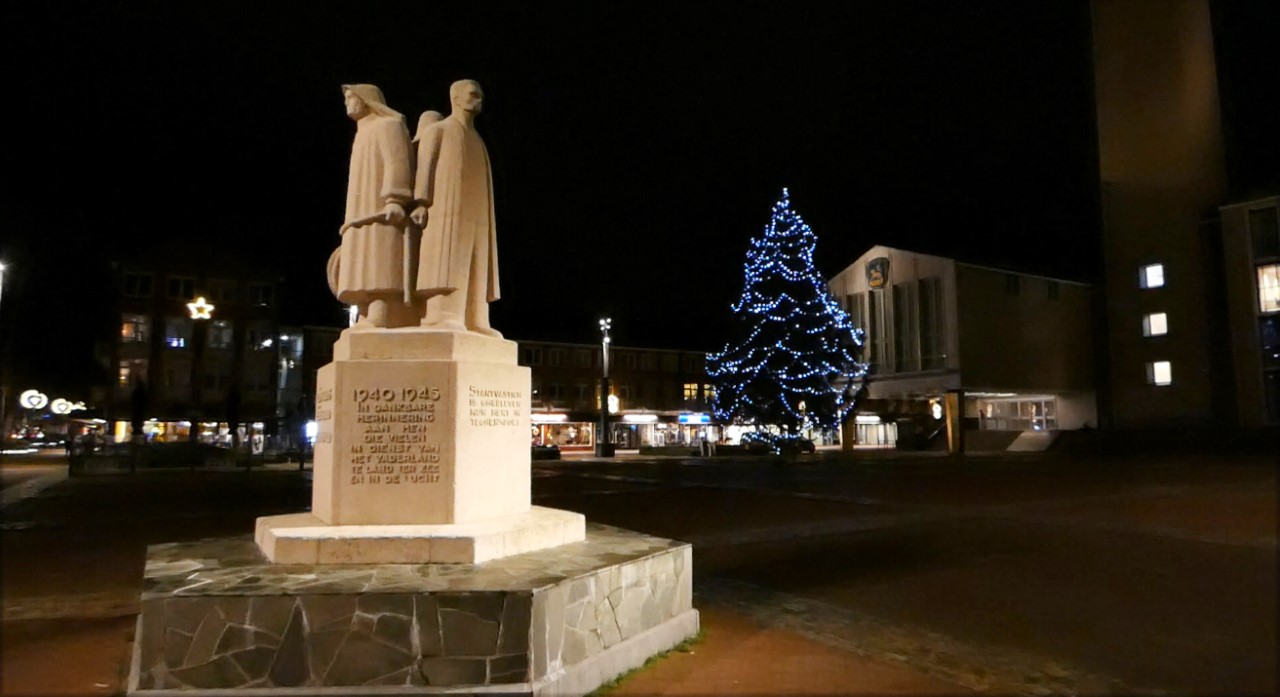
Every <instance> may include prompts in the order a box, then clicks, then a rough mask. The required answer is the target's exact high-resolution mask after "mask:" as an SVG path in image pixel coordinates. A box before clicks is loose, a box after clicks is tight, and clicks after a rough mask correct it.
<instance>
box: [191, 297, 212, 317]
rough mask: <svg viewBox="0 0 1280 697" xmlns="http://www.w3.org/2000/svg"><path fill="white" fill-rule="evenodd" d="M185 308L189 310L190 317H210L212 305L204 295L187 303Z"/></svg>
mask: <svg viewBox="0 0 1280 697" xmlns="http://www.w3.org/2000/svg"><path fill="white" fill-rule="evenodd" d="M187 309H188V310H190V311H191V319H212V318H213V305H210V304H209V302H208V301H207V300H205V299H204V296H203V295H202V296H200V297H198V298H196V299H195V302H189V303H187Z"/></svg>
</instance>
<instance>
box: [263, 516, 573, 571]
mask: <svg viewBox="0 0 1280 697" xmlns="http://www.w3.org/2000/svg"><path fill="white" fill-rule="evenodd" d="M585 534H586V518H585V517H583V515H582V514H581V513H573V512H570V511H560V510H556V509H554V508H543V507H541V506H534V507H532V508H530V509H529V510H528V511H526V512H524V513H520V514H517V515H513V516H505V517H502V518H491V519H489V520H485V521H481V522H478V523H460V524H457V525H325V524H324V521H322V520H320V519H319V518H317V517H315V516H314V515H312V514H310V513H293V514H288V515H277V516H268V517H264V518H259V519H258V523H257V528H256V530H255V531H254V540H255V541H256V542H257V543H258V547H260V548H261V549H262V553H263V554H264V555H265V556H266V557H267V559H269V560H271V561H273V562H275V563H277V564H427V563H437V564H439V563H445V564H478V563H480V562H486V561H489V560H491V559H498V558H500V557H506V556H511V555H513V554H525V553H527V552H533V551H537V550H540V549H546V548H548V547H557V546H559V545H563V544H569V543H571V542H580V541H582V539H583V537H584V536H585Z"/></svg>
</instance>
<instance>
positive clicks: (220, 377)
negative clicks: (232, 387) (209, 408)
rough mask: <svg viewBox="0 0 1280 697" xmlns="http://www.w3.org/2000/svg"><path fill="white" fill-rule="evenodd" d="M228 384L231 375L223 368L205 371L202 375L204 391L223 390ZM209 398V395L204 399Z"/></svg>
mask: <svg viewBox="0 0 1280 697" xmlns="http://www.w3.org/2000/svg"><path fill="white" fill-rule="evenodd" d="M229 384H231V373H229V372H227V370H226V369H225V368H223V369H217V368H215V369H211V370H206V371H205V373H204V388H205V389H206V390H213V391H219V390H225V389H226V388H227V385H229ZM209 396H211V395H206V397H209Z"/></svg>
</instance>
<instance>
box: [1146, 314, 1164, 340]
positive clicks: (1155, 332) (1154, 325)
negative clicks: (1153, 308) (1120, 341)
mask: <svg viewBox="0 0 1280 697" xmlns="http://www.w3.org/2000/svg"><path fill="white" fill-rule="evenodd" d="M1168 333H1169V316H1168V315H1166V314H1165V313H1163V312H1152V313H1151V314H1149V315H1145V316H1143V318H1142V335H1143V336H1164V335H1165V334H1168Z"/></svg>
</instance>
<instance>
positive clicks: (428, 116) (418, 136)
mask: <svg viewBox="0 0 1280 697" xmlns="http://www.w3.org/2000/svg"><path fill="white" fill-rule="evenodd" d="M443 118H444V114H441V113H440V112H438V111H424V112H422V116H419V117H418V130H417V131H415V132H414V134H413V142H415V143H416V142H418V141H420V140H422V133H423V131H426V130H427V126H430V125H431V124H433V123H435V122H437V121H439V120H440V119H443Z"/></svg>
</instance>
